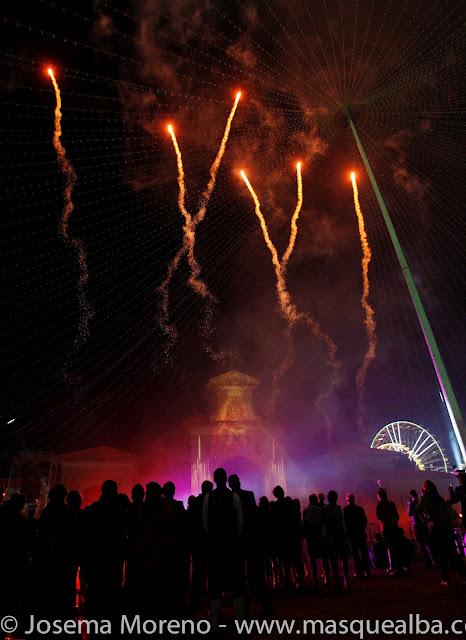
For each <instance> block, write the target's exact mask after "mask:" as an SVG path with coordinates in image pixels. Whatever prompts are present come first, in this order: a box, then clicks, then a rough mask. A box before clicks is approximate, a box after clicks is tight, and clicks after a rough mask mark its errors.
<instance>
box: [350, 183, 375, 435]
mask: <svg viewBox="0 0 466 640" xmlns="http://www.w3.org/2000/svg"><path fill="white" fill-rule="evenodd" d="M351 184H352V185H353V198H354V208H355V210H356V215H357V218H358V227H359V237H360V239H361V247H362V260H361V270H362V296H361V307H362V309H363V311H364V325H365V327H366V335H367V341H368V347H367V351H366V354H365V356H364V359H363V361H362V364H361V366H360V367H359V369H358V372H357V374H356V386H357V389H358V394H359V409H360V413H361V411H362V408H363V392H364V386H365V383H366V378H367V370H368V368H369V365H370V364H371V362H372V361H373V360H374V358H375V354H376V349H377V336H376V322H375V311H374V309H373V307H372V306H371V305H370V304H369V293H370V284H369V263H370V261H371V258H372V252H371V248H370V246H369V242H368V240H367V234H366V229H365V226H364V216H363V215H362V211H361V205H360V204H359V194H358V185H357V183H356V173H355V172H354V171H352V172H351ZM359 428H360V429H361V430H362V417H361V416H360V417H359Z"/></svg>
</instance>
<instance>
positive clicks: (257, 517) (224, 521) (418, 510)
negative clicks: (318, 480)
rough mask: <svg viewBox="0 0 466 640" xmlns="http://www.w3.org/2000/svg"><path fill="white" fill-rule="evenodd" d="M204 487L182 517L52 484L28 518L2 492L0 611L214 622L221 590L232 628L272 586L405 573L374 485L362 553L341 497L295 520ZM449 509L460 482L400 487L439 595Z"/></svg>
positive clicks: (230, 484)
mask: <svg viewBox="0 0 466 640" xmlns="http://www.w3.org/2000/svg"><path fill="white" fill-rule="evenodd" d="M213 480H214V483H212V482H211V481H210V480H206V481H204V482H203V483H202V489H201V493H200V494H199V495H198V496H190V497H189V500H188V505H187V508H186V509H185V507H184V505H183V502H181V501H179V500H177V499H176V497H175V496H176V490H175V485H174V484H173V482H167V483H166V484H164V485H163V486H161V485H160V484H158V483H157V482H150V483H149V484H147V485H146V487H145V488H144V487H143V486H142V485H139V484H138V485H136V486H135V487H134V488H133V490H132V492H131V498H129V497H128V496H127V495H126V494H122V493H118V487H117V484H116V482H114V481H113V480H107V481H105V482H104V483H103V485H102V490H101V496H100V498H99V499H98V500H97V501H96V502H94V503H93V504H91V505H90V506H87V507H86V508H84V509H82V508H81V496H80V494H79V493H78V492H77V491H67V490H66V489H65V487H64V486H63V485H62V484H57V485H55V486H54V487H53V488H52V489H51V490H50V492H49V496H48V503H47V505H46V506H45V508H44V509H43V511H42V513H41V514H40V515H39V516H38V517H37V514H36V515H35V516H34V513H33V511H29V512H28V511H27V509H25V498H24V496H23V495H21V494H14V495H12V496H11V497H10V498H9V499H7V500H5V501H4V502H3V504H2V505H1V507H0V548H1V549H2V554H1V556H0V602H1V603H2V609H4V610H5V611H8V612H9V613H10V614H13V613H16V612H18V613H19V614H21V612H24V611H29V612H30V611H34V612H38V613H40V614H42V615H45V616H46V615H54V616H56V615H60V616H61V617H72V616H73V615H75V613H76V607H77V606H79V607H81V608H82V609H83V610H84V611H85V612H86V614H88V615H92V616H94V617H96V616H109V615H113V614H115V613H116V612H118V611H122V610H125V611H134V612H140V613H150V615H152V616H153V615H154V614H162V613H163V614H164V615H171V616H172V617H176V616H177V615H181V614H182V613H183V612H184V613H186V611H187V610H188V611H189V612H190V613H191V614H192V615H196V613H197V611H198V610H199V607H200V604H201V600H203V601H205V602H208V603H209V611H210V615H211V618H212V621H213V623H214V624H215V623H216V622H218V618H219V615H220V608H221V605H222V597H223V595H224V594H225V593H228V594H231V597H232V599H233V603H234V609H235V615H236V616H237V617H239V618H244V617H245V616H246V615H247V606H248V602H250V601H251V600H252V599H254V600H256V602H257V603H258V604H259V605H260V606H261V607H262V610H263V612H264V614H267V613H270V612H271V610H272V609H271V601H270V593H271V592H272V591H273V590H274V589H283V590H289V591H293V590H301V589H303V588H304V587H306V588H314V589H329V590H334V589H346V588H348V585H349V576H350V567H352V569H351V572H352V573H353V574H354V575H355V576H358V577H359V578H361V579H366V578H368V577H369V576H370V574H371V571H373V569H374V568H378V569H385V570H386V571H387V572H388V573H391V574H397V575H403V573H404V572H405V571H407V567H408V564H409V562H410V560H411V557H412V554H413V544H412V542H411V541H410V540H408V538H407V537H406V536H405V535H404V532H403V529H401V528H400V526H399V513H398V510H397V507H396V505H395V503H394V502H392V501H391V500H390V499H389V497H388V495H387V491H386V490H385V489H383V488H379V489H378V492H377V507H376V515H377V518H378V520H379V522H380V532H379V533H377V534H376V535H375V540H374V541H373V544H371V545H369V540H368V535H367V525H368V520H367V516H366V513H365V510H364V509H363V507H362V506H360V505H358V504H357V502H356V498H355V496H354V495H353V494H352V493H349V494H347V495H346V505H345V506H344V507H342V506H340V504H339V496H338V494H337V492H336V491H329V493H328V494H327V496H325V495H324V494H319V495H316V494H312V495H311V496H309V504H308V506H306V507H305V508H304V510H303V511H301V505H300V502H299V500H296V499H292V498H290V497H288V496H286V495H285V492H284V490H283V489H282V487H280V486H277V487H275V489H274V490H273V498H274V499H273V500H269V499H268V498H267V497H265V496H263V497H261V498H260V500H259V502H258V504H256V499H255V496H254V493H253V492H251V491H247V490H245V489H243V488H242V486H241V482H240V479H239V478H238V476H237V475H235V474H233V475H230V476H229V477H228V476H227V473H226V471H225V470H224V469H222V468H219V469H217V470H216V471H215V473H214V477H213ZM455 503H461V508H462V513H466V512H465V509H466V476H465V474H464V473H461V474H459V485H458V486H457V487H456V489H453V487H451V491H450V497H449V499H448V500H445V499H444V498H442V497H441V495H440V494H439V492H438V490H437V488H436V486H435V484H434V483H433V482H431V481H430V480H427V481H425V482H424V484H423V486H422V492H421V497H418V495H417V493H416V491H414V490H412V491H411V492H410V495H409V499H408V515H409V517H410V519H411V522H412V531H413V533H414V535H415V538H416V540H417V543H418V545H419V552H420V555H421V558H422V559H423V560H424V562H425V563H426V564H429V565H431V566H434V567H436V568H437V569H438V570H439V571H440V573H441V580H442V584H443V585H445V586H446V585H448V582H449V579H450V570H451V569H452V568H454V569H456V570H457V571H458V572H459V573H460V576H461V578H462V579H463V581H464V579H465V577H466V576H465V571H464V551H463V547H462V545H461V544H458V537H456V538H455V527H456V529H458V527H460V525H459V523H458V522H457V521H455V514H456V512H455V511H454V510H453V509H452V504H455ZM370 542H371V543H372V541H370ZM207 594H208V597H206V596H207Z"/></svg>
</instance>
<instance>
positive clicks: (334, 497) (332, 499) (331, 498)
mask: <svg viewBox="0 0 466 640" xmlns="http://www.w3.org/2000/svg"><path fill="white" fill-rule="evenodd" d="M327 500H328V503H329V504H336V503H337V501H338V493H337V492H336V491H333V490H332V491H329V492H328V494H327Z"/></svg>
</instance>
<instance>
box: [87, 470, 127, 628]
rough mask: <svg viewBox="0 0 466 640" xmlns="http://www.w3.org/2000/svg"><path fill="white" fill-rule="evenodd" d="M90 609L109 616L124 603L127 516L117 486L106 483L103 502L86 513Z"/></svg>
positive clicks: (92, 611)
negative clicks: (122, 590) (123, 584)
mask: <svg viewBox="0 0 466 640" xmlns="http://www.w3.org/2000/svg"><path fill="white" fill-rule="evenodd" d="M84 524H85V528H86V539H85V545H86V546H85V559H84V563H85V575H86V581H87V608H88V610H89V612H91V613H92V614H95V615H110V614H112V613H114V612H115V611H117V610H118V608H119V606H120V601H121V588H122V579H123V560H124V554H125V543H126V538H125V533H126V525H127V514H126V513H125V511H124V508H123V503H122V500H121V498H120V497H119V495H118V487H117V483H116V482H115V481H114V480H106V481H105V482H104V483H103V484H102V493H101V496H100V498H99V499H98V500H97V501H96V502H94V503H93V504H91V505H90V506H89V507H87V508H86V509H85V510H84Z"/></svg>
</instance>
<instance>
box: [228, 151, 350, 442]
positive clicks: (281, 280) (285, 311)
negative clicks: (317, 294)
mask: <svg viewBox="0 0 466 640" xmlns="http://www.w3.org/2000/svg"><path fill="white" fill-rule="evenodd" d="M296 174H297V183H298V201H297V205H296V208H295V211H294V214H293V217H292V220H291V232H290V239H289V242H288V247H287V249H286V251H285V253H284V254H283V258H282V260H281V261H280V259H279V257H278V252H277V249H276V247H275V245H274V243H273V241H272V239H271V238H270V235H269V231H268V228H267V223H266V221H265V218H264V215H263V213H262V210H261V205H260V201H259V198H258V197H257V194H256V192H255V191H254V188H253V186H252V184H251V182H250V181H249V178H248V177H247V175H246V173H245V172H244V171H243V170H241V171H240V175H241V177H242V179H243V181H244V183H245V184H246V187H247V188H248V191H249V193H250V195H251V197H252V199H253V202H254V208H255V213H256V216H257V217H258V219H259V222H260V226H261V229H262V235H263V236H264V240H265V244H266V245H267V247H268V249H269V251H270V254H271V256H272V264H273V266H274V270H275V288H276V290H277V296H278V301H279V305H280V311H281V313H282V316H283V317H284V318H285V320H286V322H287V328H286V330H285V337H286V341H287V346H288V350H287V354H286V356H285V358H284V360H283V361H282V362H281V363H280V365H279V366H278V368H277V369H276V370H275V372H274V374H273V396H274V400H273V404H275V402H276V396H277V393H278V384H279V381H280V379H281V377H282V376H283V375H284V374H285V372H286V371H287V370H288V368H289V367H290V365H291V364H292V361H293V338H292V329H293V328H294V326H295V325H296V324H298V323H302V324H305V325H307V326H308V327H309V328H310V329H311V331H312V333H313V334H314V336H315V337H316V338H318V339H320V340H322V341H323V342H324V343H325V345H326V347H327V358H326V363H327V365H328V366H329V367H330V369H331V370H332V379H331V384H330V389H329V391H327V392H325V393H321V394H320V395H319V396H318V397H317V399H316V409H317V410H318V411H319V413H320V414H321V415H322V416H323V418H324V421H325V425H326V429H327V436H328V439H329V442H332V440H333V425H332V421H331V419H330V417H329V415H328V412H327V410H326V407H325V404H326V402H327V400H328V399H329V398H330V396H331V395H332V393H333V391H334V390H335V388H336V387H337V386H338V384H339V369H340V366H341V365H340V362H339V361H338V360H337V358H336V351H337V347H336V345H335V343H334V342H333V340H332V339H331V338H330V336H328V335H327V334H326V333H325V332H324V331H322V329H321V327H320V325H319V323H318V322H317V320H315V318H314V317H313V316H312V315H311V314H310V313H308V312H303V311H299V310H298V308H297V306H296V305H295V304H294V303H293V302H292V300H291V296H290V294H289V292H288V289H287V286H286V279H285V270H286V266H287V263H288V260H289V258H290V256H291V254H292V252H293V248H294V245H295V241H296V236H297V233H298V227H297V220H298V217H299V213H300V211H301V207H302V201H303V191H302V177H301V163H300V162H298V164H297V165H296Z"/></svg>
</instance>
